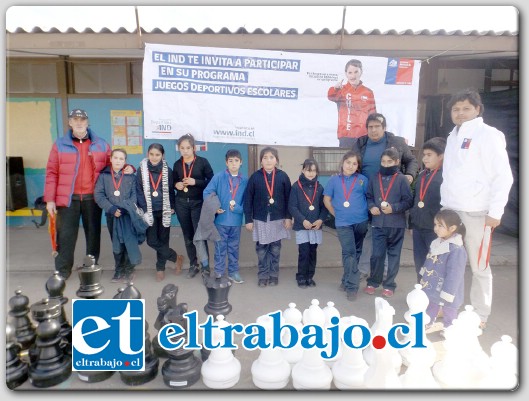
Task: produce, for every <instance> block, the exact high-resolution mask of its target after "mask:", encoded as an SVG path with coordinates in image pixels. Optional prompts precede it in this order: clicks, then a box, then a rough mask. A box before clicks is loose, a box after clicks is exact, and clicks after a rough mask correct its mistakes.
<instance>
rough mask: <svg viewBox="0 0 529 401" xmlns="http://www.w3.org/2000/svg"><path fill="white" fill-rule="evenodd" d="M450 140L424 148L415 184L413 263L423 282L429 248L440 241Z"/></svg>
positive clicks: (431, 142)
mask: <svg viewBox="0 0 529 401" xmlns="http://www.w3.org/2000/svg"><path fill="white" fill-rule="evenodd" d="M445 148H446V139H445V138H441V137H436V138H431V139H429V140H428V141H426V142H425V143H424V145H423V147H422V154H423V156H422V162H423V164H424V170H422V171H421V172H420V174H419V177H418V178H417V181H416V182H415V193H414V197H413V207H412V208H411V209H410V228H411V229H412V230H413V231H412V238H413V261H414V264H415V271H416V272H417V282H419V281H420V279H421V276H420V274H419V271H420V270H421V268H422V266H423V264H424V260H425V259H426V255H427V254H428V248H429V247H430V244H431V243H432V241H433V240H434V239H436V238H437V236H436V235H435V232H434V230H433V227H434V222H433V220H434V216H435V214H436V213H437V212H438V211H439V210H440V209H441V184H442V182H443V157H444V153H445Z"/></svg>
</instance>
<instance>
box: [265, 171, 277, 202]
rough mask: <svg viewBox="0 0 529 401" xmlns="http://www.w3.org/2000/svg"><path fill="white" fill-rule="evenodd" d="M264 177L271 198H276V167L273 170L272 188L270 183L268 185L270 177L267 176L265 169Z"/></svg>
mask: <svg viewBox="0 0 529 401" xmlns="http://www.w3.org/2000/svg"><path fill="white" fill-rule="evenodd" d="M263 177H264V181H265V185H266V189H267V190H268V194H269V195H270V199H274V182H275V180H276V169H275V168H274V170H273V171H272V188H270V185H268V178H267V177H266V171H265V169H263Z"/></svg>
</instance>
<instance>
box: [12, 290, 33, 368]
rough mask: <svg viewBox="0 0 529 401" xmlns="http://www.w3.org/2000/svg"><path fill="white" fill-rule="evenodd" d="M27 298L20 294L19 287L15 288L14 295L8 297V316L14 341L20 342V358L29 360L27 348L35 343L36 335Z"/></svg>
mask: <svg viewBox="0 0 529 401" xmlns="http://www.w3.org/2000/svg"><path fill="white" fill-rule="evenodd" d="M28 305H29V298H28V297H27V296H25V295H22V290H21V289H20V288H18V289H16V290H15V296H13V297H11V298H10V299H9V307H10V308H11V309H10V311H9V316H11V322H12V324H13V328H14V330H15V338H16V342H17V343H18V344H20V348H21V349H20V353H21V356H22V359H23V360H25V361H26V362H29V356H28V350H29V348H30V347H31V346H32V345H33V344H34V343H35V339H36V338H37V335H36V334H35V328H34V327H33V325H32V324H31V319H30V318H29V317H28V314H29V308H28Z"/></svg>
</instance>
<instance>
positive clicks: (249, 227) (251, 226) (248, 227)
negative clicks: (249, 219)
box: [244, 223, 253, 231]
mask: <svg viewBox="0 0 529 401" xmlns="http://www.w3.org/2000/svg"><path fill="white" fill-rule="evenodd" d="M244 226H245V227H246V229H247V230H248V231H253V223H246V224H245V225H244Z"/></svg>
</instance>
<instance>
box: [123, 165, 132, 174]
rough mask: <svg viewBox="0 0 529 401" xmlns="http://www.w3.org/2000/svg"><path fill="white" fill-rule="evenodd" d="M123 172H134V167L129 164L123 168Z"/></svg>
mask: <svg viewBox="0 0 529 401" xmlns="http://www.w3.org/2000/svg"><path fill="white" fill-rule="evenodd" d="M123 172H124V173H125V174H134V169H133V168H132V166H127V167H125V168H124V169H123Z"/></svg>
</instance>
